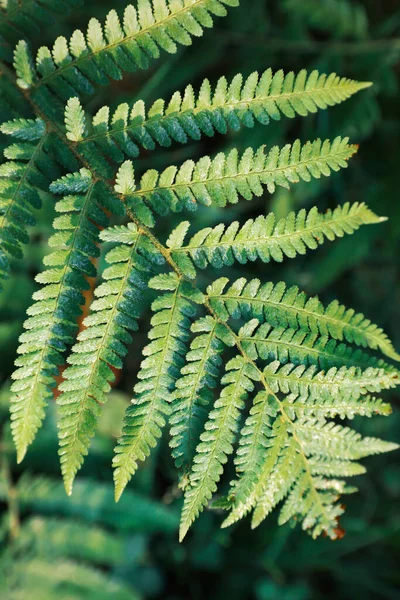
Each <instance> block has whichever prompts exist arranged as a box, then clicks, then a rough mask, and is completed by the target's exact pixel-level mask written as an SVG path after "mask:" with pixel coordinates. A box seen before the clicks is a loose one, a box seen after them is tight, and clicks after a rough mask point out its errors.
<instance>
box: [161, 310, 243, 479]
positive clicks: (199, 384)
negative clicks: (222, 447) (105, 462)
mask: <svg viewBox="0 0 400 600" xmlns="http://www.w3.org/2000/svg"><path fill="white" fill-rule="evenodd" d="M192 331H193V332H195V333H197V334H199V335H197V336H196V337H195V339H194V340H193V342H192V344H191V346H190V351H189V352H188V353H187V355H186V358H185V360H186V363H187V364H186V365H185V366H184V367H183V368H182V370H181V377H180V378H179V379H178V380H177V382H176V386H175V387H176V391H175V392H174V394H173V397H174V399H173V402H172V412H171V416H170V419H169V421H170V424H171V442H170V446H171V448H172V449H173V451H172V455H173V457H174V458H175V463H176V466H177V467H178V468H182V469H183V471H184V472H185V471H186V470H187V468H188V466H189V465H190V464H191V462H192V459H193V456H194V452H195V449H196V446H197V444H198V441H199V436H200V432H201V430H202V428H203V426H204V419H205V416H206V414H207V411H206V407H207V406H208V405H209V404H210V402H211V400H212V398H213V390H214V388H215V387H216V386H217V382H218V375H219V367H220V366H221V364H222V360H221V356H220V355H221V353H222V351H223V349H224V347H225V346H226V345H228V346H233V345H234V343H235V340H234V338H232V335H230V333H229V330H228V329H227V328H226V327H224V325H221V324H220V323H218V322H217V321H215V320H214V319H213V318H212V317H205V318H202V319H199V320H198V321H196V322H195V323H194V324H193V325H192Z"/></svg>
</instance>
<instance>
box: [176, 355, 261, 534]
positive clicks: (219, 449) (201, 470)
mask: <svg viewBox="0 0 400 600" xmlns="http://www.w3.org/2000/svg"><path fill="white" fill-rule="evenodd" d="M226 371H227V373H226V374H225V375H224V377H223V378H222V381H221V383H222V384H223V385H224V388H223V390H222V392H221V395H220V397H219V399H218V400H217V401H216V403H215V406H214V408H213V410H212V411H211V413H210V415H209V419H208V421H207V423H206V425H205V427H204V432H203V433H202V434H201V436H200V440H201V442H200V444H199V445H198V447H197V453H196V456H195V457H194V459H193V468H192V472H191V473H190V481H189V486H188V488H187V490H186V493H185V501H184V505H183V509H182V519H181V527H180V539H181V540H182V539H183V538H184V537H185V535H186V533H187V531H188V529H189V527H190V526H191V524H192V523H193V521H194V520H195V519H196V518H197V517H198V515H199V513H200V512H201V511H202V510H203V509H204V506H205V505H206V504H207V502H208V501H209V500H210V498H211V496H212V494H213V493H214V492H215V491H216V489H217V482H218V481H219V479H220V477H221V474H222V470H223V465H224V464H225V463H226V461H227V456H228V455H229V454H231V453H232V452H233V445H232V444H233V442H234V439H235V434H236V432H237V429H238V421H239V418H240V412H241V410H243V408H244V402H245V399H246V398H247V396H248V394H249V392H252V391H253V389H254V383H253V382H254V380H256V381H257V380H258V375H257V371H256V370H255V369H253V368H252V366H251V365H249V364H248V363H247V362H246V361H245V360H244V359H243V358H242V357H236V358H235V359H233V360H231V361H230V362H229V363H228V364H227V365H226Z"/></svg>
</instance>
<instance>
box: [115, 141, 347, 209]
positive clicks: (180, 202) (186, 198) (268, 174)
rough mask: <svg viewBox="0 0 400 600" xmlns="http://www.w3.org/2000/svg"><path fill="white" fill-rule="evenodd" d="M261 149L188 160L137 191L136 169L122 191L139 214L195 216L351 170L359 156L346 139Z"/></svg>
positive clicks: (145, 179) (150, 176) (150, 177)
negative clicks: (350, 163) (199, 208)
mask: <svg viewBox="0 0 400 600" xmlns="http://www.w3.org/2000/svg"><path fill="white" fill-rule="evenodd" d="M264 149H265V147H264V146H261V147H260V148H259V149H258V150H257V151H256V152H254V151H253V150H252V149H251V148H248V149H247V150H246V151H245V152H244V153H243V154H242V156H240V157H239V155H238V152H237V150H232V151H231V152H229V153H228V154H224V153H220V154H218V155H217V156H216V157H215V158H214V159H213V160H211V159H210V158H209V157H208V156H205V157H203V158H201V159H200V160H199V161H198V162H197V163H194V162H193V161H191V160H189V161H186V162H185V163H183V165H182V166H181V167H180V168H179V169H178V168H177V167H168V168H167V169H165V171H163V172H162V173H158V172H157V171H155V170H153V169H152V170H150V171H147V172H146V173H145V174H144V175H143V176H142V179H141V181H140V185H139V186H138V187H137V186H136V184H135V182H134V173H133V170H132V171H131V174H130V186H129V187H127V188H126V191H125V192H124V193H125V195H127V202H128V203H130V205H131V206H132V210H134V211H135V212H136V213H138V215H137V216H138V218H139V217H140V213H139V210H140V208H139V207H142V206H143V205H144V204H145V205H146V206H147V207H148V208H149V209H150V210H151V211H153V212H155V213H157V214H159V215H162V216H165V215H166V214H168V213H169V212H170V211H173V212H179V211H181V210H182V209H187V210H189V211H193V210H195V209H196V208H197V204H203V205H205V206H210V205H212V204H216V205H217V206H225V205H226V204H227V203H232V204H234V203H236V202H238V200H239V198H240V197H242V198H244V199H245V200H251V199H252V198H253V197H254V196H261V195H262V194H263V193H264V186H265V187H266V188H267V189H268V191H269V192H270V193H273V192H274V191H275V189H276V186H281V187H289V186H290V184H292V183H297V182H299V181H301V180H303V181H310V180H311V178H312V177H316V178H318V177H320V176H321V175H325V176H328V175H330V173H331V170H334V171H337V170H339V169H340V168H345V167H347V160H348V159H349V158H350V157H351V156H352V155H353V154H354V152H355V151H356V147H355V146H351V145H349V144H348V140H347V138H346V139H343V140H342V139H341V138H336V139H335V140H334V142H332V143H331V142H329V141H328V140H326V141H325V142H324V143H322V142H321V141H320V140H317V141H315V142H312V143H307V144H305V145H304V146H301V144H300V141H299V140H297V141H296V142H295V143H294V144H293V145H292V146H291V145H290V144H288V145H287V146H285V147H283V148H278V147H277V146H275V147H274V148H272V149H271V150H270V151H269V152H268V153H267V154H265V152H264ZM131 164H132V163H130V162H129V161H128V162H125V163H123V165H122V167H121V168H120V170H119V172H118V173H123V172H126V170H127V169H128V168H130V167H129V165H131ZM136 187H137V189H136Z"/></svg>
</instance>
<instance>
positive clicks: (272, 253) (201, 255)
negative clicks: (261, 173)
mask: <svg viewBox="0 0 400 600" xmlns="http://www.w3.org/2000/svg"><path fill="white" fill-rule="evenodd" d="M383 220H385V219H383ZM381 221H382V219H381V218H380V217H377V216H376V215H375V214H374V213H373V212H372V211H371V210H370V209H369V208H367V207H366V206H365V204H358V203H355V204H352V205H350V204H349V203H346V204H344V205H343V206H338V207H337V208H335V209H334V210H333V211H331V210H328V211H327V212H326V213H325V214H321V213H319V212H318V209H317V208H316V207H314V208H312V209H311V210H310V211H309V212H308V213H307V211H306V210H305V209H302V210H301V211H300V212H298V213H297V214H296V213H294V212H292V213H290V214H289V215H288V217H286V218H284V219H280V220H279V221H278V222H276V218H275V215H274V214H273V213H270V214H269V215H268V216H267V217H264V216H260V217H257V218H256V219H254V220H253V219H249V220H248V221H246V223H245V224H244V225H243V226H240V224H239V223H238V222H237V221H234V222H233V223H231V225H229V227H227V228H225V225H223V224H221V225H217V226H216V227H214V228H213V229H212V228H210V227H208V228H207V229H202V230H201V231H199V232H198V233H196V234H195V235H194V236H193V237H192V238H191V239H190V241H189V242H188V243H187V244H186V245H184V241H185V239H184V238H185V234H186V232H187V230H188V228H189V226H190V223H189V222H187V221H186V222H184V223H181V224H180V225H179V226H178V228H177V229H176V230H175V231H174V232H173V233H172V234H171V237H170V240H169V242H168V246H169V247H170V248H171V256H172V258H173V259H174V261H175V262H176V263H177V264H178V265H179V266H180V267H181V268H182V270H183V272H184V273H185V274H186V275H187V276H189V277H195V276H196V269H195V267H197V268H200V269H205V268H206V267H207V266H208V265H211V266H213V267H215V268H222V267H226V266H231V265H232V264H233V263H234V262H235V261H238V262H239V263H241V264H246V263H247V262H248V261H255V260H257V259H260V260H262V262H265V263H267V262H269V261H270V260H271V259H272V260H275V261H277V262H282V260H283V259H284V257H288V258H294V257H295V256H296V255H297V254H305V253H306V252H307V249H310V250H315V249H316V248H317V247H318V245H321V244H323V243H324V241H325V238H326V239H328V240H330V241H332V240H334V239H335V238H336V237H343V235H344V234H345V233H346V234H352V233H354V231H356V230H357V229H358V228H359V227H360V226H361V225H365V224H371V223H379V222H381ZM188 259H190V260H188Z"/></svg>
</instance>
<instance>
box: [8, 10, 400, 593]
mask: <svg viewBox="0 0 400 600" xmlns="http://www.w3.org/2000/svg"><path fill="white" fill-rule="evenodd" d="M125 4H126V2H125V0H112V1H108V0H102V1H101V2H99V1H95V0H86V2H85V3H84V8H80V9H77V10H76V11H75V12H74V13H73V14H72V15H71V16H70V17H66V18H63V19H61V18H60V19H59V20H58V22H57V23H56V24H55V25H54V27H47V28H46V29H45V30H44V31H43V32H42V33H41V34H40V35H36V37H35V35H34V39H33V46H34V47H35V48H36V47H39V46H40V45H42V44H43V43H51V42H52V41H53V35H54V32H56V34H57V35H58V34H65V35H69V34H70V33H71V32H72V31H73V30H74V29H75V28H77V27H79V28H82V29H84V28H85V27H86V24H87V21H88V20H89V18H90V17H91V16H97V17H99V18H101V19H102V18H104V16H105V14H106V13H107V12H108V10H110V9H111V8H117V10H119V9H121V12H122V10H123V8H124V6H125ZM241 4H242V5H241V7H240V8H238V9H234V10H231V12H230V16H229V17H228V18H227V19H224V20H219V21H216V27H215V28H214V29H213V30H211V31H208V32H207V34H206V35H205V36H204V37H203V38H201V39H199V40H195V43H194V44H193V46H192V47H189V48H185V49H181V50H180V51H179V53H178V54H177V55H176V56H173V57H172V58H171V57H170V56H168V55H165V54H164V55H163V56H162V58H161V60H159V61H158V62H157V63H154V66H153V68H152V69H151V70H150V71H147V72H140V73H137V74H135V75H132V76H127V77H125V78H124V80H123V81H122V82H118V83H114V84H112V86H110V87H108V88H104V89H99V90H98V93H97V95H96V96H95V97H94V98H93V99H91V100H89V102H88V105H87V107H88V110H90V111H95V110H96V109H97V108H99V107H100V106H102V105H103V104H110V105H111V106H115V105H116V103H120V102H123V101H128V102H132V101H133V100H135V99H138V98H143V99H145V100H146V101H147V102H152V101H153V100H155V99H156V98H158V97H168V96H169V95H170V94H171V93H173V92H174V91H175V90H176V89H182V88H183V87H184V86H185V85H186V84H187V83H190V82H192V83H194V84H200V83H201V81H202V79H203V78H204V77H209V78H210V79H211V80H212V81H215V80H216V79H217V78H218V77H219V76H220V75H223V74H225V75H227V76H231V75H233V74H235V73H237V72H239V71H241V72H242V73H243V74H244V75H248V74H250V73H251V72H252V71H254V70H259V71H262V70H264V69H265V68H267V67H273V68H274V69H278V68H283V69H284V70H285V71H289V70H295V71H298V70H300V69H302V68H307V69H314V68H317V69H319V70H320V71H323V72H332V71H335V72H337V73H338V74H340V75H342V76H347V77H351V78H354V79H358V80H367V81H372V82H373V83H374V85H373V87H372V88H369V89H368V90H366V91H364V92H362V93H361V94H358V95H357V96H355V97H354V98H352V99H351V100H350V101H348V102H346V103H344V104H343V105H341V106H339V107H336V108H333V109H330V110H329V111H321V112H319V113H318V114H317V115H315V116H311V117H308V118H306V119H301V118H296V119H294V120H288V119H284V120H282V121H281V122H279V123H273V124H271V125H269V126H268V127H263V126H261V125H259V126H257V127H256V128H255V129H247V130H242V131H240V132H238V133H232V132H231V133H230V134H229V135H228V136H226V137H216V138H215V139H212V140H209V139H203V140H202V141H201V142H199V143H193V144H189V145H188V146H185V147H182V146H178V145H176V146H174V147H173V148H172V149H170V150H168V151H164V150H160V151H159V152H155V153H148V154H146V153H144V154H143V155H142V157H141V159H140V160H139V161H137V164H136V165H135V168H136V170H137V172H138V173H140V172H141V171H143V170H145V169H147V168H157V169H158V168H162V167H165V166H168V165H169V164H179V163H181V162H183V161H184V160H185V159H187V158H196V157H199V156H201V155H204V154H215V153H216V152H218V151H219V150H221V149H224V150H226V149H229V148H231V147H234V146H236V147H238V148H239V149H244V148H246V147H247V146H253V147H258V146H259V145H261V144H263V143H265V144H267V145H268V146H271V145H273V144H276V143H279V144H283V143H285V142H286V141H293V140H294V139H295V138H297V137H298V138H300V139H301V140H302V141H306V140H309V139H310V140H312V139H315V138H317V137H321V138H328V137H334V136H336V135H339V134H340V135H348V136H350V138H351V140H352V142H354V143H358V144H360V150H359V153H358V155H357V156H356V157H355V158H354V159H352V161H351V163H350V166H349V167H350V168H349V169H347V170H345V171H344V172H341V173H339V174H335V175H334V176H333V177H331V178H329V179H324V180H319V181H313V182H312V183H311V184H299V185H297V186H295V187H294V188H293V189H292V190H291V191H286V190H279V191H277V193H276V194H274V195H273V196H269V195H268V194H265V196H264V197H262V198H260V199H256V200H254V201H252V202H251V203H246V202H242V203H239V204H238V205H235V206H233V207H232V206H230V207H229V208H228V209H220V208H215V207H213V208H205V207H202V208H201V209H199V211H198V212H197V213H195V216H194V219H195V222H196V226H197V227H201V226H207V225H210V224H216V223H218V222H221V221H226V222H229V221H231V220H233V219H236V218H238V219H241V220H244V219H246V218H249V217H252V216H254V215H258V214H265V213H266V212H270V211H274V212H275V213H276V214H277V215H279V216H285V215H286V214H287V213H288V212H289V211H290V210H292V209H296V210H297V209H299V208H301V207H303V206H305V207H307V206H308V207H309V206H312V205H313V204H316V205H317V206H318V207H319V209H320V210H324V209H326V208H328V207H334V206H336V205H337V204H343V203H344V202H347V201H350V202H352V201H363V202H366V203H367V204H368V205H369V206H370V207H371V208H372V209H373V210H375V211H376V212H377V213H378V214H380V215H385V216H387V217H389V220H388V222H387V223H385V224H383V225H379V226H375V227H368V228H363V229H362V230H361V231H359V232H358V233H356V234H355V235H354V236H351V237H348V238H346V239H343V240H339V241H338V242H336V243H335V244H326V245H324V246H323V247H322V248H321V249H319V250H318V251H317V252H315V253H311V254H309V255H308V256H307V257H305V258H304V257H298V258H297V259H295V260H292V261H287V262H286V263H284V264H283V265H275V266H272V265H271V266H270V265H267V266H266V265H262V266H260V265H251V266H246V267H244V268H240V269H235V268H232V269H229V271H227V273H221V272H219V275H228V276H229V277H231V278H233V277H235V276H237V275H239V274H241V275H243V274H245V275H246V276H256V277H259V278H261V279H262V280H264V281H267V280H273V281H277V280H282V279H283V280H285V281H286V282H288V283H289V284H297V285H299V286H300V287H301V288H302V289H304V290H305V291H306V292H307V293H309V294H318V295H319V296H320V297H321V299H322V300H323V301H324V302H329V301H330V300H332V299H333V298H335V297H336V298H338V299H339V300H340V301H341V302H343V303H344V304H346V305H348V306H351V307H353V308H355V309H356V310H357V311H358V312H363V313H364V314H365V315H367V316H368V317H369V318H370V319H371V320H372V321H374V322H376V323H378V324H379V325H380V326H382V327H384V328H385V330H386V331H387V333H388V334H389V335H390V336H391V337H392V339H393V341H394V343H395V345H396V346H397V348H398V349H399V348H400V311H399V304H400V280H399V279H400V278H399V275H400V269H399V267H400V261H399V256H400V253H399V251H400V210H399V192H398V189H399V169H400V144H399V141H400V101H399V77H400V7H399V3H398V0H380V1H379V2H377V1H376V0H364V1H360V2H351V1H350V0H302V1H301V2H300V1H299V0H275V1H274V0H269V1H267V0H242V3H241ZM349 7H350V10H348V9H349ZM1 94H2V91H0V100H1ZM0 105H1V102H0ZM0 118H1V120H3V119H5V118H8V115H7V111H6V110H5V109H4V108H3V107H2V105H1V106H0ZM0 142H2V140H0ZM53 206H54V201H53V199H52V198H51V197H50V196H48V197H47V196H44V210H43V211H42V212H41V214H40V215H39V217H38V224H37V226H36V227H35V228H34V229H33V230H32V232H31V234H32V235H31V237H32V244H31V246H30V249H29V251H27V252H26V257H25V260H24V261H23V262H21V263H18V264H16V265H15V270H14V272H15V273H16V276H15V277H14V278H13V279H12V280H10V281H8V282H7V285H6V288H5V291H4V293H3V295H2V296H1V297H0V384H1V391H0V423H1V428H2V429H1V434H0V436H1V437H0V450H1V473H0V513H1V520H0V598H4V599H7V600H26V599H27V598H29V599H30V600H53V599H57V600H61V599H62V600H67V599H68V600H69V599H71V600H80V599H81V598H82V599H86V598H88V599H96V600H98V599H103V598H104V599H107V598H115V599H117V600H119V599H121V600H122V599H123V600H125V599H127V600H128V599H131V600H134V599H136V598H138V599H146V600H147V599H149V600H153V599H154V600H161V599H162V600H204V599H207V600H223V599H228V598H229V599H230V600H320V599H324V600H326V599H329V600H330V599H332V600H333V599H335V600H344V599H346V600H347V599H350V598H351V599H353V598H362V599H363V600H370V599H371V600H372V599H373V600H379V599H388V600H396V599H398V598H399V597H400V569H399V559H400V466H399V461H398V453H397V454H396V453H393V454H392V455H385V456H382V457H376V458H372V459H368V461H367V467H368V475H366V476H363V477H361V478H359V481H358V482H357V485H358V487H359V490H360V491H359V493H358V494H357V495H354V496H350V497H349V498H348V501H347V504H348V507H347V512H346V515H345V517H344V518H343V519H342V523H341V525H342V527H343V528H344V529H345V531H346V535H345V537H344V538H343V539H341V540H340V541H337V542H331V541H329V540H327V539H324V538H321V539H318V540H317V541H313V540H311V539H310V538H308V536H307V535H306V534H304V533H303V532H302V531H300V530H297V529H295V530H292V529H291V528H290V527H278V526H277V524H276V516H275V514H272V515H271V516H270V517H269V518H268V519H267V520H266V521H265V522H264V524H263V525H262V526H260V527H259V528H258V529H257V530H255V531H251V530H250V527H249V522H248V521H245V522H242V523H240V524H238V525H237V526H235V527H233V528H231V529H228V530H220V529H219V525H220V522H221V515H219V514H218V512H215V511H214V512H212V511H206V512H205V513H204V514H203V515H202V516H201V518H200V519H199V520H198V522H197V523H196V524H195V526H194V527H193V530H192V532H191V533H190V535H189V536H188V537H187V539H186V540H185V542H184V543H183V544H179V543H178V541H177V528H178V521H179V511H180V506H181V497H180V493H179V490H178V488H177V486H176V475H175V473H174V469H173V465H172V461H171V459H170V458H169V452H168V447H167V446H168V439H167V435H166V436H165V439H163V440H162V442H161V443H160V444H159V446H158V448H157V450H156V452H154V454H153V456H152V458H151V459H150V460H149V461H147V463H146V464H145V465H144V466H143V467H142V468H141V470H140V472H139V473H138V475H137V476H136V477H135V479H134V481H133V483H132V484H131V485H130V486H129V488H128V489H127V491H126V493H125V495H124V496H123V498H122V500H121V501H120V503H119V504H118V505H115V504H114V501H113V489H112V483H111V481H112V473H111V467H110V464H111V456H112V448H113V444H114V441H115V438H116V437H117V436H118V433H119V430H120V425H121V419H122V414H123V412H124V409H125V407H126V405H127V403H128V402H129V400H130V392H131V389H132V386H133V384H134V381H135V376H136V373H137V370H138V366H139V357H140V349H141V348H142V347H143V346H144V344H145V340H146V331H147V328H148V321H149V314H147V315H145V317H144V318H143V319H142V327H141V331H140V332H139V333H138V334H137V335H136V336H135V341H134V344H133V346H132V349H131V352H130V354H129V356H128V358H127V361H126V369H125V371H124V373H123V374H122V375H120V376H119V377H118V379H117V386H116V388H115V390H114V392H113V394H112V397H111V398H110V401H109V402H108V404H107V405H106V407H105V411H104V414H103V417H102V420H101V424H100V432H99V435H98V436H97V438H96V439H95V441H94V443H93V446H92V452H91V454H90V456H89V458H88V460H87V461H86V463H85V467H84V469H83V470H82V473H81V476H80V479H79V481H78V482H77V484H76V487H75V492H74V494H73V496H72V498H67V496H66V495H65V493H64V491H63V488H62V484H61V483H60V475H59V466H58V462H57V444H56V428H55V415H54V410H53V407H51V410H50V414H49V417H48V419H47V420H46V423H45V427H44V429H43V430H42V432H41V434H40V435H39V436H38V439H37V441H36V442H35V444H34V445H33V447H32V450H31V451H30V452H29V454H28V456H27V458H26V459H25V461H24V463H23V465H22V466H18V467H17V466H16V464H15V457H14V452H13V448H12V444H11V442H10V433H9V425H8V400H9V392H8V382H9V377H10V374H11V372H12V364H13V359H14V356H15V351H16V348H17V341H18V336H19V334H20V332H21V328H22V322H23V320H24V315H25V311H26V309H27V307H28V305H29V303H30V298H31V295H32V293H33V292H34V290H35V284H34V282H33V276H34V275H35V274H36V273H37V272H38V271H40V269H41V260H42V258H43V256H44V255H45V254H46V252H47V247H46V242H47V239H48V237H49V235H50V232H51V223H52V219H53V218H54V210H53ZM172 227H173V220H170V219H168V220H167V221H164V222H163V223H161V225H160V226H159V228H158V234H159V235H160V236H161V237H164V238H165V237H166V236H167V234H168V232H169V231H170V230H171V229H172ZM213 275H215V273H211V274H210V273H209V277H210V276H213ZM207 281H208V279H207V278H206V276H204V281H203V282H202V283H203V284H204V285H205V284H206V283H207ZM388 400H391V401H392V403H393V407H394V414H393V415H392V417H390V418H389V419H385V418H383V417H378V418H374V419H373V420H370V421H369V420H359V421H358V420H357V422H356V424H355V425H356V427H357V428H358V430H359V431H362V432H363V433H366V434H370V435H377V436H381V437H383V438H386V439H389V440H393V441H400V437H399V426H400V412H399V410H398V407H399V396H396V394H395V393H392V397H390V393H389V397H388ZM229 479H230V477H229V471H228V473H227V474H226V479H225V481H229Z"/></svg>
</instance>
